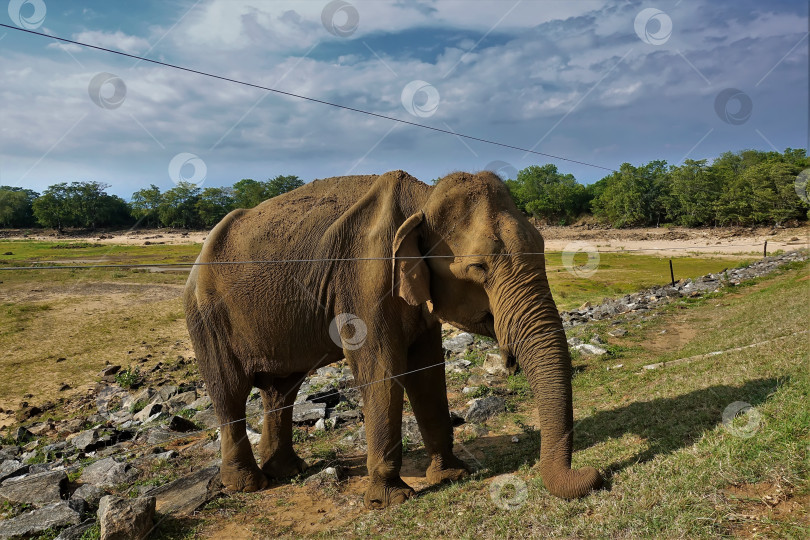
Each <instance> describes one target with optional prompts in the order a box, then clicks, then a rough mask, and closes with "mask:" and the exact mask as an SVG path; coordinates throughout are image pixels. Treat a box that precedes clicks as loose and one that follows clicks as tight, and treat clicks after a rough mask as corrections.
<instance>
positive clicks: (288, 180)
mask: <svg viewBox="0 0 810 540" xmlns="http://www.w3.org/2000/svg"><path fill="white" fill-rule="evenodd" d="M266 184H267V191H266V192H267V193H268V194H269V195H270V197H268V199H269V198H272V197H278V196H279V195H281V194H282V193H287V192H288V191H292V190H294V189H295V188H299V187H301V186H303V185H304V181H303V180H301V179H300V178H298V177H297V176H295V175H293V174H290V175H287V176H283V175H278V176H276V177H275V178H269V179H268V180H267V182H266Z"/></svg>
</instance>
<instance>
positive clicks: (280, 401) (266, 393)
mask: <svg viewBox="0 0 810 540" xmlns="http://www.w3.org/2000/svg"><path fill="white" fill-rule="evenodd" d="M306 375H307V374H306V373H294V374H292V375H289V376H287V377H271V376H269V375H267V374H259V375H257V376H256V379H255V382H254V384H255V385H256V386H257V387H258V388H259V389H260V390H261V395H262V402H263V404H264V423H263V426H262V438H261V440H260V441H259V458H260V460H261V464H262V471H264V473H265V474H266V475H267V476H269V477H271V478H276V479H282V478H289V477H291V476H296V475H298V474H300V473H302V472H304V471H305V470H306V467H307V465H306V462H305V461H304V460H303V459H301V458H300V457H298V454H296V453H295V449H294V448H293V444H292V413H293V409H292V405H293V403H295V397H296V395H297V394H298V389H299V388H300V387H301V383H302V382H303V381H304V378H305V377H306Z"/></svg>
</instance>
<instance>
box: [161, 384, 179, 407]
mask: <svg viewBox="0 0 810 540" xmlns="http://www.w3.org/2000/svg"><path fill="white" fill-rule="evenodd" d="M177 392H179V389H178V388H177V387H176V386H173V385H171V384H167V385H166V386H161V387H160V388H158V390H157V396H155V399H156V400H158V399H159V400H160V401H159V402H160V403H162V402H164V401H168V400H169V398H171V397H174V396H176V395H177Z"/></svg>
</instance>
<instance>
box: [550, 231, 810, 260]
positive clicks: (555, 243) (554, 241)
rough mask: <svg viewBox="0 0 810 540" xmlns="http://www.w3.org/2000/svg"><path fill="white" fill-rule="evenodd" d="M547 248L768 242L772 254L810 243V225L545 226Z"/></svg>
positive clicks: (698, 247) (725, 246)
mask: <svg viewBox="0 0 810 540" xmlns="http://www.w3.org/2000/svg"><path fill="white" fill-rule="evenodd" d="M540 232H541V233H542V234H543V238H544V239H545V241H546V250H548V251H563V250H564V249H566V246H568V244H571V243H572V242H585V243H588V244H591V245H593V246H594V247H595V248H597V249H599V251H611V250H625V251H627V250H634V251H635V250H637V251H644V250H648V249H655V250H656V253H658V254H659V255H662V256H664V255H683V254H684V252H686V253H690V252H699V253H705V254H707V255H708V254H716V253H719V254H728V255H732V254H745V253H751V252H756V253H761V252H762V248H763V246H764V244H765V241H766V240H767V241H768V253H773V252H775V251H776V250H779V249H781V250H785V251H790V250H792V249H798V248H800V247H806V246H808V244H810V226H803V227H796V228H771V227H762V228H742V227H720V228H702V229H690V228H686V227H658V228H656V227H646V228H639V229H596V228H590V229H589V228H587V227H541V228H540ZM568 249H571V248H568Z"/></svg>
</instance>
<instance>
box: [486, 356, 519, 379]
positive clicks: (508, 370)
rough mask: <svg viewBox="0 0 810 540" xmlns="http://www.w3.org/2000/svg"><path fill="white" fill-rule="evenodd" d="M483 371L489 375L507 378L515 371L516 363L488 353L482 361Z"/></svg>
mask: <svg viewBox="0 0 810 540" xmlns="http://www.w3.org/2000/svg"><path fill="white" fill-rule="evenodd" d="M484 371H486V372H487V373H489V374H490V375H497V376H499V377H508V376H509V375H514V374H515V372H516V371H517V362H510V361H509V358H507V357H505V356H504V355H502V354H493V353H489V354H487V357H486V359H485V360H484Z"/></svg>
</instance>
